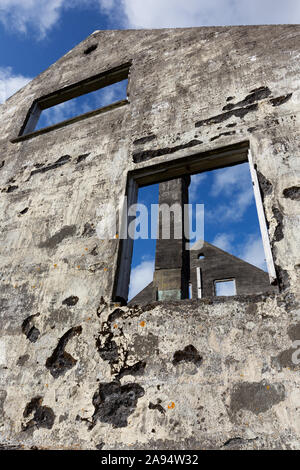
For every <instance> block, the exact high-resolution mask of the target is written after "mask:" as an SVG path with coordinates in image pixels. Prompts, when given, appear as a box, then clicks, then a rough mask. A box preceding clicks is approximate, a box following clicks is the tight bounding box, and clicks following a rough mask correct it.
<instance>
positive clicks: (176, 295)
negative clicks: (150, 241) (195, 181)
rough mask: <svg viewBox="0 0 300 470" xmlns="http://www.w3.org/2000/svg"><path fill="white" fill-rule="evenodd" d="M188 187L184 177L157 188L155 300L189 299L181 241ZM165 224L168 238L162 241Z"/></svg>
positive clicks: (187, 274) (182, 240) (182, 241)
mask: <svg viewBox="0 0 300 470" xmlns="http://www.w3.org/2000/svg"><path fill="white" fill-rule="evenodd" d="M189 184H190V177H189V176H184V177H182V178H178V179H174V180H169V181H166V182H163V183H160V185H159V206H160V213H159V223H158V230H159V232H158V239H157V242H156V254H155V271H154V279H153V283H154V288H155V289H156V290H157V300H168V299H173V300H180V299H185V298H188V296H189V294H188V289H189V252H188V251H186V250H185V242H186V240H185V237H184V204H188V187H189ZM163 205H165V210H166V212H164V208H163ZM174 205H175V206H174ZM172 206H173V209H174V211H173V210H172ZM168 208H169V209H168ZM168 213H169V214H170V218H169V216H168V215H167V214H168ZM168 220H170V237H169V238H168V239H164V238H163V236H165V235H166V233H165V231H166V229H167V227H168V225H169V224H168ZM164 224H165V225H164Z"/></svg>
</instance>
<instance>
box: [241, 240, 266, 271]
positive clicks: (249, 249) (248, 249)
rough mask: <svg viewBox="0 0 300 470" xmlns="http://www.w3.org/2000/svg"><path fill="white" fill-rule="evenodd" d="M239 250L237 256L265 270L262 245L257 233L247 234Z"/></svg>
mask: <svg viewBox="0 0 300 470" xmlns="http://www.w3.org/2000/svg"><path fill="white" fill-rule="evenodd" d="M239 250H240V251H239V254H238V255H237V256H238V257H239V258H241V259H243V260H244V261H247V262H248V263H250V264H254V266H257V267H258V268H260V269H263V270H264V271H267V266H266V261H265V253H264V247H263V243H262V239H261V237H260V236H259V235H249V237H248V239H247V241H246V242H245V243H244V245H243V246H242V247H240V248H239Z"/></svg>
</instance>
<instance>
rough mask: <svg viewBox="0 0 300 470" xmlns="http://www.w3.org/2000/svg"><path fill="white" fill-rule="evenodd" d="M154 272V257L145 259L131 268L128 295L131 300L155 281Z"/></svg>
mask: <svg viewBox="0 0 300 470" xmlns="http://www.w3.org/2000/svg"><path fill="white" fill-rule="evenodd" d="M153 272H154V259H152V260H144V261H142V262H141V263H140V264H139V265H138V266H136V267H135V268H133V269H132V270H131V275H130V285H129V295H128V299H129V300H131V299H132V298H133V297H135V296H136V294H138V293H139V292H140V291H141V290H142V289H144V287H146V286H147V285H148V284H150V282H152V281H153Z"/></svg>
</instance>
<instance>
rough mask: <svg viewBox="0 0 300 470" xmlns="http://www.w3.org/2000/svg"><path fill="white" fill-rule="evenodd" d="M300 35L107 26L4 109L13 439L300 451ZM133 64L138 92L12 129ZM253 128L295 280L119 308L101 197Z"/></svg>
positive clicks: (7, 355) (5, 355)
mask: <svg viewBox="0 0 300 470" xmlns="http://www.w3.org/2000/svg"><path fill="white" fill-rule="evenodd" d="M299 35H300V27H299V26H267V27H225V28H192V29H186V30H185V29H178V30H162V31H157V30H155V31H147V30H143V31H111V32H110V31H108V32H97V33H95V34H93V35H91V36H90V37H89V38H88V39H87V40H86V41H84V42H83V43H81V44H79V45H78V46H77V47H76V48H75V49H73V50H72V51H71V52H70V53H68V54H66V55H65V56H64V57H62V58H61V59H60V60H59V61H58V62H57V63H56V64H54V65H53V66H52V67H50V68H49V69H48V70H46V71H45V72H44V73H42V74H41V75H39V76H38V77H37V78H36V79H35V80H33V81H32V82H31V83H29V84H28V85H27V86H26V87H25V88H23V89H22V90H21V91H19V92H18V93H16V94H15V95H14V96H13V97H11V98H10V99H9V100H8V101H7V102H6V103H5V104H3V105H1V117H0V126H1V133H0V186H1V193H0V217H1V235H0V265H1V279H0V282H1V294H0V328H1V339H0V416H1V418H0V420H1V421H0V435H1V442H2V445H3V446H5V445H12V446H23V447H24V448H30V447H31V446H37V447H47V448H59V447H63V448H96V447H97V448H101V447H103V448H141V447H145V448H166V447H167V448H178V447H180V448H230V447H242V448H254V447H258V448H272V447H276V448H294V449H295V448H299V447H300V446H299V418H298V415H297V411H296V410H297V409H298V408H299V379H298V374H297V370H299V366H298V365H296V364H295V363H294V362H293V361H292V354H293V353H294V352H295V346H293V345H294V342H295V340H300V335H299V326H297V325H299V310H298V300H299V291H298V285H299V278H298V276H299V265H300V260H299V248H298V247H299V229H298V226H299V215H298V210H297V209H298V204H297V202H298V200H299V178H298V166H299V163H298V162H299V146H298V141H299V129H300V126H299V94H300V92H299V72H300V70H299V69H300V63H299V60H298V59H299V53H300V51H299V48H300V47H299V46H300V44H299V43H300V41H299ZM95 43H97V44H98V47H97V49H95V50H94V51H93V52H92V53H91V54H84V51H85V50H86V49H87V48H88V47H89V46H91V45H93V44H95ZM128 61H131V62H132V66H131V70H130V83H129V88H128V93H129V100H130V104H128V105H125V106H123V107H122V108H116V109H113V110H111V111H109V112H107V113H105V114H98V115H93V116H91V117H89V118H86V119H85V120H80V121H78V122H74V123H72V124H70V125H67V126H64V127H62V128H59V129H56V130H52V131H51V132H47V133H37V134H36V135H35V136H31V137H29V138H26V139H25V140H22V139H21V140H20V139H19V140H18V141H15V142H14V143H12V142H11V139H13V138H14V137H16V136H18V134H19V131H20V129H21V127H22V125H23V123H24V120H25V117H26V115H27V113H28V110H29V108H30V107H31V105H32V103H33V101H34V100H35V99H37V98H39V97H42V96H45V95H47V94H48V93H50V92H54V91H56V90H58V89H60V88H62V87H66V86H69V85H71V84H73V83H76V82H78V81H80V80H83V79H86V78H88V77H89V76H90V75H93V74H95V73H100V72H104V71H106V70H107V69H110V68H112V67H115V66H118V65H121V64H123V63H125V62H128ZM141 139H142V140H141ZM245 140H249V142H250V147H251V150H252V153H253V159H254V162H255V164H256V165H257V170H258V172H259V178H260V183H261V189H262V192H263V196H264V208H265V213H266V218H267V222H268V230H269V236H270V241H271V246H272V251H273V256H274V261H275V264H276V268H277V272H278V278H279V283H280V289H281V291H280V293H279V294H273V295H270V296H260V297H255V296H248V297H247V298H234V299H230V300H228V299H227V300H224V299H223V300H221V301H218V302H217V301H212V300H210V301H208V302H206V301H199V302H194V301H193V302H191V301H182V302H180V301H179V302H177V303H176V302H175V303H171V302H166V303H158V304H152V305H149V306H148V307H147V308H145V307H144V308H143V309H142V308H140V309H133V308H132V309H129V308H127V307H123V308H121V309H120V308H118V307H117V306H114V304H111V303H110V302H111V298H112V292H113V286H114V280H115V275H116V270H117V259H118V248H119V243H120V240H119V239H118V238H116V239H114V240H104V241H102V240H99V239H98V238H97V236H96V233H95V227H96V225H97V223H98V222H99V218H98V216H97V208H98V206H99V204H101V203H105V202H111V201H113V202H114V203H115V204H118V202H119V200H120V198H121V196H122V195H124V192H125V187H126V181H127V174H128V171H131V170H136V169H138V168H143V167H147V166H148V165H150V164H151V165H153V164H159V163H161V162H164V163H166V162H168V161H173V160H174V159H177V158H181V157H184V156H189V155H192V154H197V153H199V154H200V157H199V158H201V154H202V152H207V151H210V150H213V149H215V148H218V147H222V146H225V145H231V144H236V143H239V142H242V141H245ZM102 297H103V299H102ZM118 403H119V404H120V403H122V406H119V405H118Z"/></svg>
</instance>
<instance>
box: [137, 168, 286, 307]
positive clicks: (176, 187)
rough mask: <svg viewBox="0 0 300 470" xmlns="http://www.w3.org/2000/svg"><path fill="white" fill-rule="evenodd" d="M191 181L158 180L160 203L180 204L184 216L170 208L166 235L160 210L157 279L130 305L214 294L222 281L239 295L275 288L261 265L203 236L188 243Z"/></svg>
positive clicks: (179, 179) (155, 275)
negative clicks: (187, 209) (186, 207)
mask: <svg viewBox="0 0 300 470" xmlns="http://www.w3.org/2000/svg"><path fill="white" fill-rule="evenodd" d="M189 184H190V177H189V176H184V177H182V178H176V179H172V180H169V181H166V182H163V183H160V184H159V204H160V205H163V204H167V205H168V207H172V205H173V204H174V203H175V204H178V206H179V207H181V214H178V215H180V216H181V217H178V218H177V217H176V216H177V214H176V213H174V212H172V211H170V224H169V225H170V228H169V233H168V234H167V235H168V238H163V237H162V232H163V226H164V225H163V215H164V214H163V212H161V213H160V214H159V228H158V240H157V244H156V253H155V255H156V256H155V271H154V279H153V281H152V282H151V283H150V284H148V285H147V286H146V287H145V288H144V289H143V290H142V291H141V292H139V293H138V294H137V295H136V296H135V297H134V298H133V299H131V300H130V305H142V304H147V303H149V302H151V301H153V300H180V299H188V298H198V299H201V298H207V297H213V296H215V295H217V285H218V283H220V282H222V283H223V282H224V283H225V282H231V283H233V289H232V291H233V293H235V294H237V295H240V294H256V293H264V292H276V291H277V288H276V286H274V285H271V284H270V278H269V276H268V274H267V273H266V272H264V271H263V270H262V269H259V268H257V267H256V266H253V265H251V264H249V263H247V262H246V261H243V260H242V259H239V258H236V257H235V256H233V255H231V254H230V253H226V252H224V251H223V250H221V249H219V248H217V247H216V246H213V245H211V244H210V243H207V242H205V241H203V240H198V241H197V242H196V243H195V244H194V245H193V246H192V247H190V248H187V247H186V243H187V240H186V238H185V234H184V222H186V223H188V222H187V221H185V220H184V217H185V216H184V204H187V203H188V187H189ZM176 225H177V226H178V227H177V232H176ZM203 242H204V243H203ZM275 284H276V283H275Z"/></svg>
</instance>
